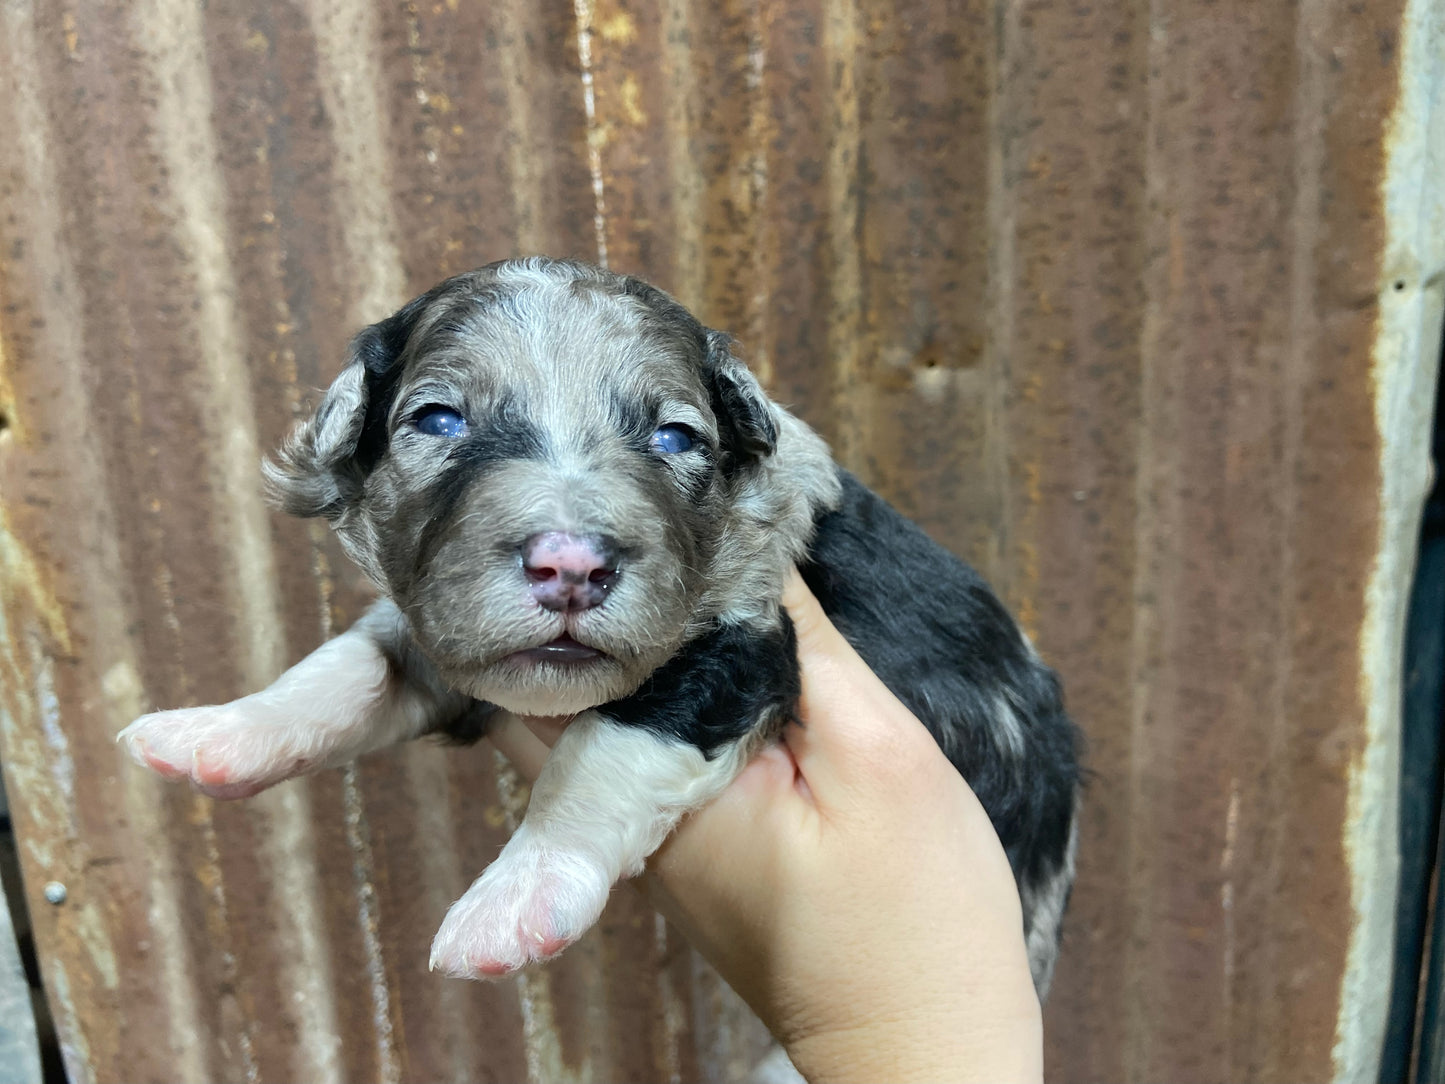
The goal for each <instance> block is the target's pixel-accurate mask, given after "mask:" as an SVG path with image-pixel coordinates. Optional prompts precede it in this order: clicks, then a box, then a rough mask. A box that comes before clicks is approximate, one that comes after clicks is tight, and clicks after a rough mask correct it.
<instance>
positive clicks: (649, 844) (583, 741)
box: [431, 712, 753, 978]
mask: <svg viewBox="0 0 1445 1084" xmlns="http://www.w3.org/2000/svg"><path fill="white" fill-rule="evenodd" d="M752 748H753V741H752V739H751V738H750V737H748V736H744V737H742V738H739V739H737V740H735V741H733V742H731V743H729V744H728V745H725V746H724V747H722V748H721V749H719V750H717V752H716V753H715V755H714V756H713V757H712V758H711V759H709V758H707V757H704V756H703V754H702V752H701V751H700V750H698V749H697V747H696V746H693V745H689V744H687V743H685V742H682V741H679V740H676V739H673V738H667V737H661V736H659V735H658V734H656V733H654V732H652V731H649V730H646V729H642V728H639V727H635V726H628V725H624V724H621V723H617V722H614V721H612V720H610V719H607V718H606V717H604V716H602V715H599V714H597V713H596V712H588V713H587V714H585V715H583V716H581V717H579V718H578V719H576V720H575V721H574V722H572V723H571V724H570V725H569V726H568V727H567V729H566V730H565V731H563V733H562V737H561V738H560V739H559V740H558V742H557V744H556V746H555V747H554V748H553V749H552V752H551V755H550V756H549V757H548V758H547V763H546V764H545V765H544V766H543V768H542V774H541V775H540V776H539V777H538V779H537V782H536V783H535V784H534V785H533V787H532V797H531V801H530V803H529V804H528V806H527V816H526V818H525V819H524V820H523V822H522V825H521V827H519V828H518V829H517V832H516V834H515V835H513V836H512V839H511V841H510V842H508V844H507V846H506V847H505V848H504V849H503V850H502V853H501V855H500V856H499V857H498V858H497V860H496V861H495V862H493V863H492V864H491V865H490V866H488V867H487V870H486V872H485V873H483V874H482V876H481V877H480V878H478V879H477V881H476V882H475V883H474V884H473V885H472V887H471V888H470V889H468V890H467V893H466V895H464V896H463V897H462V898H461V899H460V900H458V901H457V902H456V903H455V904H453V905H452V909H451V910H450V911H448V912H447V916H446V918H445V920H443V922H442V926H441V929H440V931H438V933H437V935H436V940H435V941H433V942H432V951H431V966H432V968H433V969H435V970H440V971H443V972H445V973H446V974H448V975H454V976H457V977H463V978H487V977H496V976H499V975H505V974H507V973H508V972H511V971H515V970H517V969H518V968H521V967H525V966H526V965H528V964H530V963H533V962H536V961H538V960H543V959H546V958H547V957H549V956H553V955H555V954H556V953H558V952H560V951H562V949H563V948H565V947H566V946H567V945H569V944H571V943H572V942H573V941H575V940H576V939H577V938H578V937H580V936H582V934H583V933H584V932H586V930H587V929H588V928H589V927H590V926H591V925H592V924H593V923H594V922H596V921H597V918H598V916H599V915H600V914H601V913H602V908H603V905H604V904H606V902H607V895H608V893H609V892H610V891H611V889H612V885H613V884H614V883H615V882H616V881H617V880H619V879H620V878H623V877H631V876H633V875H634V874H637V873H640V872H641V871H642V867H643V863H644V862H645V861H646V860H647V856H648V855H650V854H651V853H652V852H653V851H655V850H657V848H658V847H660V846H662V841H663V840H664V839H666V838H667V834H668V833H669V832H671V831H672V829H673V827H674V826H675V825H676V824H677V822H678V821H679V820H680V819H681V818H682V817H683V815H684V814H686V813H688V812H689V811H691V810H693V809H697V808H698V807H700V806H702V805H705V804H706V803H707V802H709V801H710V800H711V799H713V798H714V797H716V796H717V795H718V794H719V793H721V792H722V790H723V788H725V787H726V786H727V785H728V783H730V782H732V780H733V778H734V777H735V776H736V775H737V774H738V772H740V771H741V770H742V768H743V766H744V765H745V764H746V763H747V758H748V755H749V753H750V752H751V750H752Z"/></svg>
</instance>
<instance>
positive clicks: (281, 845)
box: [132, 0, 341, 1081]
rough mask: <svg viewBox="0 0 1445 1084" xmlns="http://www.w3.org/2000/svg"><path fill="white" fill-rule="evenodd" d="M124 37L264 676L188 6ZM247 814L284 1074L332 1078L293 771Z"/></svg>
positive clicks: (235, 589)
mask: <svg viewBox="0 0 1445 1084" xmlns="http://www.w3.org/2000/svg"><path fill="white" fill-rule="evenodd" d="M132 18H133V26H134V37H133V40H134V43H135V45H136V47H137V48H138V49H139V50H140V51H141V52H142V53H143V54H144V55H145V56H146V58H147V61H148V64H149V67H150V69H151V72H152V74H153V76H154V80H155V92H156V99H155V104H154V108H153V111H152V115H153V117H154V120H155V124H156V144H157V145H156V152H157V154H158V156H159V158H160V159H161V161H162V162H164V163H165V165H166V172H167V177H168V180H169V186H170V187H169V192H168V195H169V197H170V198H171V199H172V200H174V202H175V220H176V221H177V225H178V228H179V234H178V236H177V237H176V240H177V242H178V243H179V245H180V246H181V248H182V250H183V251H184V253H185V261H186V265H187V268H188V270H189V272H190V274H191V275H192V276H193V277H194V281H195V286H196V291H197V294H198V295H199V302H200V306H201V307H200V312H199V315H198V318H197V322H196V328H195V330H196V333H197V342H198V346H199V353H200V356H201V360H202V363H203V366H204V368H203V370H202V371H203V372H204V374H205V380H203V381H202V382H201V383H202V386H201V387H200V388H199V389H197V390H198V391H199V392H200V406H201V410H202V413H203V416H205V417H206V418H207V419H208V421H209V423H210V424H208V426H207V430H208V431H209V432H211V433H214V434H216V435H217V436H219V438H220V441H219V447H212V446H211V445H210V444H205V445H203V447H202V448H201V453H202V455H203V456H205V457H206V459H207V461H208V467H209V473H210V475H211V477H212V478H213V479H215V481H216V483H217V489H218V491H219V493H220V494H221V495H222V496H223V498H224V500H223V501H221V502H218V503H217V504H216V505H215V506H214V508H215V512H216V515H217V519H216V527H217V529H218V531H219V535H220V538H219V539H218V541H219V543H220V551H221V552H222V553H223V554H225V555H227V557H229V558H230V561H231V562H232V567H231V568H230V569H227V570H226V573H225V575H224V580H225V586H226V587H227V588H228V595H229V598H230V603H231V610H232V612H233V613H234V614H235V615H236V618H237V637H236V639H237V642H238V644H240V645H241V646H242V649H243V657H242V660H241V664H240V667H239V669H240V672H241V675H242V683H243V684H244V685H245V686H246V687H248V688H260V687H261V686H263V685H265V684H267V683H268V682H270V681H271V680H272V679H274V678H275V676H276V675H277V674H279V673H280V671H281V669H282V668H283V666H284V661H285V657H286V651H285V647H284V645H283V643H282V634H281V629H282V620H281V602H280V599H279V597H278V595H277V591H276V587H275V585H276V582H277V581H276V569H275V560H274V555H273V553H272V550H271V532H270V526H269V522H268V519H267V515H266V510H265V507H264V505H263V504H262V501H261V497H260V492H259V486H258V484H257V479H256V474H255V464H256V463H257V462H259V460H260V458H261V448H260V444H259V441H258V440H257V436H256V432H255V428H254V417H255V408H254V401H253V398H252V394H251V388H250V379H249V375H248V373H247V371H246V370H245V368H244V367H243V359H244V356H245V345H244V341H245V340H244V333H243V332H242V330H241V328H240V326H239V321H238V318H237V314H236V312H235V308H234V304H233V299H234V297H235V296H236V293H237V284H236V283H235V281H234V279H232V277H231V275H230V273H229V267H230V263H231V255H230V250H231V245H230V240H229V237H228V235H227V231H226V227H225V223H226V217H227V216H226V210H225V201H226V195H225V186H224V181H223V180H222V178H221V177H220V175H219V171H218V168H217V160H218V154H217V149H216V145H215V141H214V132H213V130H212V127H211V117H212V115H213V113H214V105H213V104H212V96H211V84H210V73H209V70H208V67H207V61H206V55H205V45H204V38H203V34H202V29H201V24H200V18H199V12H198V10H197V9H196V8H195V6H194V5H192V4H188V3H185V2H170V0H161V2H157V3H155V4H143V5H138V6H137V7H136V8H134V9H133V11H132ZM248 812H249V813H250V814H251V815H253V816H254V817H255V818H256V819H257V821H258V822H259V829H260V835H261V840H260V847H261V850H262V853H263V854H264V855H265V856H266V859H267V867H268V873H269V874H270V875H271V877H272V885H271V892H270V905H271V910H272V914H273V915H274V919H275V922H276V925H277V930H278V931H284V933H282V937H283V938H284V939H285V940H286V941H289V946H288V951H284V952H283V954H282V958H281V959H280V960H279V961H278V965H279V968H280V971H281V973H282V975H283V976H284V980H283V985H284V986H285V987H287V988H289V989H292V990H294V991H296V992H297V996H296V999H295V1003H294V1011H295V1012H296V1014H297V1021H298V1025H299V1026H300V1028H301V1029H302V1030H303V1032H304V1033H306V1034H308V1035H309V1036H310V1041H309V1042H307V1043H305V1044H301V1045H299V1046H298V1047H297V1048H296V1054H297V1055H298V1056H299V1058H298V1060H297V1061H296V1062H295V1063H294V1064H295V1072H296V1074H297V1076H298V1077H301V1078H304V1079H310V1080H317V1081H339V1080H340V1079H341V1073H340V1065H339V1051H338V1046H339V1039H338V1037H337V1036H338V1022H337V1016H336V1008H335V1004H334V996H333V990H334V986H333V982H332V974H331V967H330V956H329V954H328V952H327V951H326V947H325V946H326V935H325V933H324V932H323V924H322V921H321V918H320V912H319V910H318V908H317V906H316V903H315V901H316V900H317V899H319V898H320V885H319V882H318V880H317V876H316V868H315V857H314V856H315V842H314V839H313V837H312V831H311V816H312V805H311V801H310V796H309V794H308V793H307V792H306V791H304V790H303V789H302V788H301V786H299V785H292V786H289V787H283V788H278V789H277V790H275V791H272V792H270V793H269V794H267V795H263V796H261V797H259V798H258V799H257V800H255V801H254V802H252V803H251V804H250V805H249V807H248Z"/></svg>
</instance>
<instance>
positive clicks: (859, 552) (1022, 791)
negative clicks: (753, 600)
mask: <svg viewBox="0 0 1445 1084" xmlns="http://www.w3.org/2000/svg"><path fill="white" fill-rule="evenodd" d="M839 474H840V478H841V480H842V483H843V497H842V503H841V504H840V505H839V506H838V508H837V509H836V510H834V511H831V512H827V513H825V514H823V515H822V516H821V517H819V519H818V521H817V524H816V533H815V535H814V538H813V542H812V545H811V547H810V549H809V554H808V560H807V562H806V563H804V564H803V565H802V566H800V567H801V571H802V574H803V578H804V580H806V581H807V584H808V586H809V587H810V588H811V589H812V591H813V593H814V594H815V595H816V596H817V597H818V601H819V602H820V603H821V604H822V606H823V609H824V611H825V612H826V613H827V614H828V616H829V617H830V618H831V619H832V620H833V622H834V624H835V625H837V627H838V629H839V630H840V631H841V632H842V633H843V635H844V636H846V637H847V638H848V640H849V642H850V643H852V644H853V646H854V648H856V649H857V651H858V654H859V655H860V656H862V658H863V660H864V661H865V662H866V663H868V665H869V667H870V668H871V669H872V670H873V671H874V672H875V673H876V674H877V675H878V677H879V678H880V679H881V680H882V681H883V683H884V684H885V685H887V686H888V688H889V689H891V690H892V692H893V693H894V695H895V696H897V697H898V698H899V699H900V700H901V701H903V703H904V704H906V705H907V706H908V708H909V709H910V710H911V711H912V712H913V713H914V714H915V715H917V716H918V718H919V719H920V720H922V722H923V723H924V725H925V726H927V727H928V729H929V731H930V732H931V733H932V734H933V736H934V738H935V739H937V741H938V743H939V745H940V747H941V748H942V749H943V751H944V753H945V754H946V755H947V756H948V758H949V760H951V761H952V762H953V764H954V765H955V766H956V767H957V768H958V770H959V772H960V773H962V775H963V776H964V778H965V779H967V780H968V782H969V784H970V786H972V787H973V790H974V792H975V793H976V794H977V795H978V798H979V801H980V802H981V803H982V805H983V807H984V809H985V810H986V811H987V812H988V815H989V818H990V819H991V820H992V821H993V825H994V828H995V829H996V830H997V832H998V833H999V838H1000V840H1001V841H1002V843H1003V846H1004V851H1005V853H1007V855H1008V858H1009V862H1010V864H1011V865H1012V867H1013V870H1014V875H1015V877H1016V878H1017V879H1018V882H1019V891H1020V896H1021V898H1022V901H1023V906H1024V927H1025V932H1026V934H1027V935H1028V942H1029V955H1030V960H1031V963H1032V964H1033V966H1034V976H1035V981H1036V984H1038V985H1039V988H1040V992H1041V993H1042V992H1043V991H1044V990H1045V989H1046V988H1047V985H1048V980H1049V976H1050V974H1051V972H1052V968H1053V960H1054V956H1055V955H1056V954H1057V942H1058V933H1059V921H1060V917H1061V915H1062V911H1063V907H1064V903H1065V901H1066V899H1067V895H1068V890H1069V887H1070V885H1071V884H1072V881H1073V851H1074V846H1075V840H1076V831H1077V830H1076V825H1075V820H1074V812H1075V801H1076V792H1077V790H1078V783H1079V765H1078V752H1077V746H1078V738H1077V731H1076V729H1075V727H1074V724H1073V723H1072V722H1071V721H1070V719H1069V717H1068V715H1067V714H1066V713H1065V711H1064V706H1063V698H1062V693H1061V690H1060V686H1059V681H1058V679H1057V677H1056V676H1055V675H1054V672H1053V671H1052V670H1050V669H1049V668H1048V667H1047V666H1045V665H1044V663H1043V662H1042V661H1041V660H1040V659H1039V657H1038V654H1037V653H1036V652H1035V651H1034V649H1033V647H1032V645H1031V644H1030V643H1029V642H1028V640H1027V639H1026V638H1025V637H1024V635H1023V633H1022V632H1020V631H1019V628H1018V626H1017V624H1016V623H1015V622H1014V620H1013V618H1012V617H1011V616H1010V615H1009V613H1008V611H1007V610H1005V609H1004V607H1003V604H1002V603H1000V602H999V600H998V599H997V597H996V596H995V595H994V594H993V592H992V591H991V590H990V589H989V587H988V585H987V584H986V583H985V582H984V581H983V579H982V577H980V576H979V575H978V573H976V572H975V571H974V570H973V569H971V568H969V567H968V566H967V565H966V564H964V563H963V562H962V561H960V560H958V559H957V558H956V557H954V556H953V555H952V554H951V553H949V552H948V551H947V550H945V549H944V548H943V547H942V546H939V545H938V544H937V543H935V542H934V541H933V540H932V539H930V538H929V537H928V536H927V535H925V534H924V533H923V531H922V530H920V529H919V528H918V527H917V526H916V525H914V524H913V523H911V522H909V521H908V520H907V519H905V518H904V517H903V516H901V515H900V514H899V513H898V512H897V511H895V510H894V509H893V508H892V507H891V506H890V505H889V504H888V503H887V502H886V501H884V500H883V498H881V497H879V496H878V495H877V494H875V493H873V492H872V491H870V490H869V489H868V488H867V487H866V486H864V485H863V484H862V483H861V482H859V481H858V479H857V478H855V477H853V476H852V475H851V474H849V473H848V472H846V471H840V472H839Z"/></svg>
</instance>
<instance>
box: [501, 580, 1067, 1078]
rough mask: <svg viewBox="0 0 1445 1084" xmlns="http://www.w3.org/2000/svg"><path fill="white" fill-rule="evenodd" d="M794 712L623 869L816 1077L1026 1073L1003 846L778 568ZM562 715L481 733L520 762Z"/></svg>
mask: <svg viewBox="0 0 1445 1084" xmlns="http://www.w3.org/2000/svg"><path fill="white" fill-rule="evenodd" d="M783 602H784V604H785V606H786V607H787V609H788V613H789V615H790V616H791V617H792V619H793V623H794V625H795V627H796V629H797V635H798V656H799V661H800V663H801V665H802V676H803V693H802V697H801V700H800V704H799V715H800V717H801V719H802V724H803V725H801V726H798V725H793V726H789V727H788V728H787V729H786V730H785V732H784V734H783V740H782V741H781V742H780V743H778V744H776V745H774V746H771V747H769V748H767V749H765V750H764V751H763V752H761V753H760V754H758V756H756V757H755V758H754V759H753V761H752V763H751V764H750V765H749V766H748V767H747V768H746V769H745V770H744V771H743V773H742V774H741V775H740V776H739V777H738V778H737V779H736V780H735V781H734V783H733V784H732V785H731V786H730V787H729V788H728V789H727V790H726V791H725V792H724V793H723V794H722V795H721V796H720V797H719V798H718V799H717V800H715V801H714V802H713V803H712V804H711V805H709V806H707V807H706V808H705V809H702V810H700V811H699V812H697V813H696V814H694V815H693V816H691V817H689V818H688V819H687V820H686V821H685V822H684V823H683V824H682V825H681V826H679V828H678V830H677V831H676V832H675V833H674V834H673V835H672V837H671V838H670V839H669V840H668V841H667V843H665V844H664V845H663V847H662V848H661V849H660V850H659V851H658V852H657V854H655V855H654V856H653V858H652V860H651V861H650V863H649V872H648V873H647V874H646V875H645V876H644V877H642V878H639V881H640V882H641V884H640V887H642V888H643V890H644V891H645V892H647V893H648V895H649V896H650V898H651V899H652V901H653V903H654V905H655V906H657V907H658V909H659V910H661V911H662V912H663V913H664V914H665V915H666V916H667V917H668V918H669V919H670V920H671V921H672V922H673V923H674V924H675V925H676V926H677V927H678V928H679V929H681V930H682V931H683V933H684V934H685V935H686V936H687V938H688V939H689V940H690V941H691V942H692V943H693V945H695V946H696V947H697V948H698V950H699V951H701V952H702V954H703V955H704V956H705V957H707V959H708V960H709V961H710V962H711V963H712V964H713V966H714V967H716V968H717V969H718V971H719V972H720V973H721V974H722V976H723V977H724V978H725V979H726V980H727V981H728V982H729V984H731V985H732V987H733V988H734V989H735V990H737V992H738V993H739V994H740V995H742V997H743V998H744V999H745V1000H746V1001H747V1002H748V1004H749V1005H750V1006H751V1007H752V1008H753V1010H754V1011H755V1012H756V1013H757V1014H758V1015H759V1016H760V1017H761V1018H762V1020H763V1022H764V1023H765V1024H766V1025H767V1026H768V1028H769V1030H770V1031H772V1033H773V1035H774V1036H775V1037H777V1039H778V1040H779V1041H780V1042H781V1043H782V1044H783V1046H784V1047H785V1048H786V1050H787V1051H788V1054H789V1056H790V1057H791V1058H792V1060H793V1063H794V1065H796V1066H797V1068H798V1070H799V1071H800V1072H801V1073H802V1074H803V1075H804V1076H805V1077H806V1078H807V1079H809V1080H810V1081H813V1082H814V1084H819V1082H822V1081H840V1082H841V1081H850V1080H857V1081H880V1080H887V1081H900V1082H901V1081H923V1080H937V1081H966V1080H990V1081H1006V1080H1007V1081H1015V1080H1019V1081H1022V1080H1038V1079H1041V1076H1042V1024H1041V1018H1040V1011H1039V1004H1038V999H1037V998H1036V996H1035V994H1034V988H1033V983H1032V980H1031V978H1030V975H1029V968H1028V960H1027V955H1026V952H1025V948H1024V938H1023V921H1022V914H1021V910H1020V906H1019V899H1018V892H1017V889H1016V887H1015V884H1014V880H1013V875H1012V873H1011V872H1010V870H1009V865H1008V860H1007V858H1006V857H1005V856H1004V853H1003V848H1002V846H1001V845H1000V844H999V841H998V837H997V835H996V834H995V832H994V830H993V826H992V824H990V823H989V820H988V816H987V814H986V813H985V812H984V810H983V808H982V806H980V805H979V803H978V799H977V798H976V797H975V796H974V794H973V792H972V790H970V789H969V787H968V785H967V784H966V783H965V782H964V781H963V779H962V777H961V776H960V775H959V774H958V772H957V771H956V770H955V769H954V767H953V765H952V764H950V763H949V762H948V760H947V759H946V758H945V757H944V756H943V754H942V753H941V752H940V751H939V749H938V746H937V745H936V744H935V742H934V740H933V738H932V737H931V736H930V735H929V734H928V732H927V731H926V730H925V729H924V727H923V725H922V724H921V723H920V722H919V721H918V720H917V719H916V718H915V717H914V716H913V714H912V713H911V712H909V711H908V709H907V708H905V707H904V706H903V704H901V703H900V702H899V701H898V699H897V698H896V697H895V696H893V694H892V693H891V692H889V691H888V689H887V687H886V686H884V685H883V683H882V682H881V681H879V680H878V678H877V677H876V676H874V674H873V673H872V671H871V670H869V669H868V667H867V666H866V665H865V664H864V663H863V661H862V659H860V658H859V657H858V655H857V653H856V652H855V651H854V650H853V648H852V647H851V646H850V645H849V644H848V642H847V641H846V640H845V639H844V638H843V636H842V635H841V634H840V633H839V632H838V631H837V629H835V628H834V627H833V625H832V623H831V622H830V621H829V620H828V618H827V616H826V615H825V614H824V613H823V611H822V608H821V607H820V606H819V605H818V602H817V600H816V599H814V598H813V596H812V594H811V593H810V592H809V591H808V589H807V587H806V586H804V584H803V582H802V579H801V577H799V576H797V575H796V573H795V574H794V575H793V577H792V579H791V581H790V582H789V584H788V588H787V590H786V592H785V593H784V596H783ZM563 726H565V720H544V719H527V720H515V719H506V720H504V721H503V722H502V724H501V726H499V727H498V728H497V730H496V732H495V733H493V734H492V740H493V741H494V743H495V744H496V745H497V746H498V748H500V749H501V750H502V752H503V753H504V754H505V755H506V756H507V757H508V758H509V759H510V760H511V761H512V762H513V763H514V764H515V765H516V766H517V768H518V770H519V771H520V772H521V773H522V774H523V775H524V776H526V777H528V778H533V779H535V778H536V775H537V773H538V772H539V771H540V770H541V766H542V763H543V761H544V760H545V759H546V753H547V749H548V747H549V746H550V745H551V743H552V742H553V741H555V740H556V737H557V735H558V734H560V733H561V729H562V727H563Z"/></svg>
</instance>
